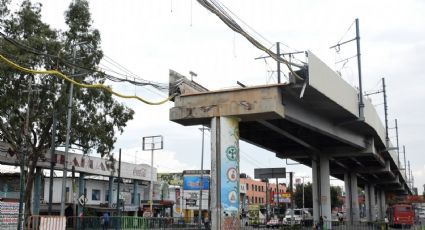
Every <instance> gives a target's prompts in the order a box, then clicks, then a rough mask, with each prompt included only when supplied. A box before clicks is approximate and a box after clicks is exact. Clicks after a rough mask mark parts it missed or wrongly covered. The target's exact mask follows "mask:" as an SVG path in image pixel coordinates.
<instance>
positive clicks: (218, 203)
mask: <svg viewBox="0 0 425 230" xmlns="http://www.w3.org/2000/svg"><path fill="white" fill-rule="evenodd" d="M239 214H240V210H239V123H238V120H237V119H236V118H232V117H215V118H213V119H212V121H211V227H212V229H239V227H240V220H239Z"/></svg>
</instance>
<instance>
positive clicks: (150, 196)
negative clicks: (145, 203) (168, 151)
mask: <svg viewBox="0 0 425 230" xmlns="http://www.w3.org/2000/svg"><path fill="white" fill-rule="evenodd" d="M154 146H155V144H154V143H152V148H151V183H150V188H149V206H150V207H149V208H150V211H151V215H153V209H152V203H153V149H154Z"/></svg>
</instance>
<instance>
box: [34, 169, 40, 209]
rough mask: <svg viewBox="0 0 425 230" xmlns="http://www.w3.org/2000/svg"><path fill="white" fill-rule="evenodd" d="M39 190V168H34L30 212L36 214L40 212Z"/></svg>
mask: <svg viewBox="0 0 425 230" xmlns="http://www.w3.org/2000/svg"><path fill="white" fill-rule="evenodd" d="M40 190H41V168H36V169H35V178H34V190H33V195H34V197H33V204H32V214H33V215H38V214H39V213H40Z"/></svg>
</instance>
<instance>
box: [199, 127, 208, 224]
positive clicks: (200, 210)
mask: <svg viewBox="0 0 425 230" xmlns="http://www.w3.org/2000/svg"><path fill="white" fill-rule="evenodd" d="M200 129H201V130H202V150H201V179H200V186H199V215H198V224H199V227H201V221H202V187H203V184H204V183H203V182H204V179H203V177H204V134H205V130H208V128H206V127H204V126H202V128H200Z"/></svg>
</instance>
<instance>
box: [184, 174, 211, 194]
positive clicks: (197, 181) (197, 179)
mask: <svg viewBox="0 0 425 230" xmlns="http://www.w3.org/2000/svg"><path fill="white" fill-rule="evenodd" d="M201 184H202V185H201ZM208 184H209V176H202V183H201V176H200V175H199V176H195V175H184V176H183V190H199V189H200V188H201V187H202V190H208V188H209V185H208Z"/></svg>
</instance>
